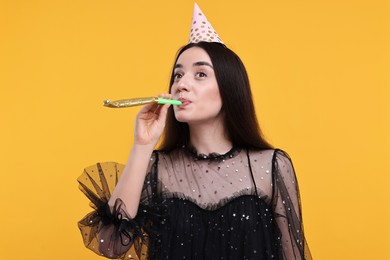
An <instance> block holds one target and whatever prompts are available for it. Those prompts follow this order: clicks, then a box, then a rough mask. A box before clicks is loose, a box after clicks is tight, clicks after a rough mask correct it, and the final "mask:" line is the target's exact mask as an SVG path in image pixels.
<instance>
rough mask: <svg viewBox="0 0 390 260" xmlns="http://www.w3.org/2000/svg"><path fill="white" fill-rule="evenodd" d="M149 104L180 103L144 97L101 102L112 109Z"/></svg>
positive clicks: (179, 103)
mask: <svg viewBox="0 0 390 260" xmlns="http://www.w3.org/2000/svg"><path fill="white" fill-rule="evenodd" d="M149 103H157V104H161V105H164V104H171V105H176V106H180V105H181V104H182V103H181V101H179V100H174V99H166V98H157V97H146V98H131V99H121V100H115V101H110V100H108V99H106V100H104V101H103V105H104V106H106V107H112V108H124V107H134V106H141V105H145V104H149Z"/></svg>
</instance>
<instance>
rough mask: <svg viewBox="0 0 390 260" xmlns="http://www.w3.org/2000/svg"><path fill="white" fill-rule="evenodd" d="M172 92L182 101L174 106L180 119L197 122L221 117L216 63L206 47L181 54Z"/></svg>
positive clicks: (194, 48)
mask: <svg viewBox="0 0 390 260" xmlns="http://www.w3.org/2000/svg"><path fill="white" fill-rule="evenodd" d="M171 94H172V98H173V99H178V100H180V101H181V102H182V103H183V104H182V105H181V106H174V107H173V109H174V112H175V117H176V119H177V120H178V121H179V122H186V123H189V124H191V123H193V124H196V123H205V122H208V121H210V122H214V121H215V119H221V113H220V112H221V107H222V100H221V96H220V93H219V88H218V84H217V80H216V78H215V74H214V68H213V64H212V63H211V60H210V57H209V55H208V54H207V52H206V51H204V50H203V49H201V48H199V47H192V48H190V49H187V50H185V51H184V52H183V53H182V54H181V55H180V56H179V58H178V60H177V63H176V64H175V68H174V81H173V85H172V87H171Z"/></svg>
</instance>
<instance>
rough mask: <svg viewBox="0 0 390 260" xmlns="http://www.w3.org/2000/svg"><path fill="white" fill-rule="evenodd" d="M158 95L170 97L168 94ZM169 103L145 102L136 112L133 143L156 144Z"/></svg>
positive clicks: (162, 128) (163, 124)
mask: <svg viewBox="0 0 390 260" xmlns="http://www.w3.org/2000/svg"><path fill="white" fill-rule="evenodd" d="M158 97H161V98H171V95H170V94H160V95H158ZM169 106H170V105H169V104H165V105H159V104H157V103H151V104H147V105H145V106H143V107H142V109H141V110H140V111H139V112H138V114H137V116H136V120H135V131H134V144H138V145H152V146H153V147H154V146H155V145H156V144H157V142H158V140H159V139H160V137H161V135H162V133H163V131H164V127H165V119H166V118H167V112H168V108H169Z"/></svg>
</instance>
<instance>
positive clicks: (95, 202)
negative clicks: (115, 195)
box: [77, 153, 159, 259]
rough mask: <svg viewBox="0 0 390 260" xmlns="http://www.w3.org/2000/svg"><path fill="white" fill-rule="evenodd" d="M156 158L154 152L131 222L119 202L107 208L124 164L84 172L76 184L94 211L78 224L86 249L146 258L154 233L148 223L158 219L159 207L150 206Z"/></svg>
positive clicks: (106, 163)
mask: <svg viewBox="0 0 390 260" xmlns="http://www.w3.org/2000/svg"><path fill="white" fill-rule="evenodd" d="M157 158H158V157H157V153H153V155H152V158H151V160H150V163H149V167H148V174H147V175H146V178H145V182H144V186H143V190H142V194H141V200H140V205H139V207H138V212H137V215H136V217H135V218H133V219H132V218H130V217H129V216H128V214H127V213H126V212H127V211H126V207H125V205H124V203H123V202H122V201H121V200H120V199H117V200H116V201H115V204H114V207H113V208H111V209H110V207H109V206H108V201H109V199H110V197H111V194H112V192H113V190H114V188H115V186H116V184H117V183H118V180H119V178H120V176H121V173H122V171H123V169H124V165H122V164H119V163H115V162H105V163H97V164H96V165H92V166H90V167H87V168H85V169H84V171H83V173H82V175H81V176H80V177H79V178H78V179H77V181H78V182H79V188H80V190H81V191H82V192H83V193H84V194H85V195H86V196H87V198H88V199H89V200H90V206H91V207H92V208H93V209H94V210H93V211H92V212H90V213H89V214H87V215H86V216H85V217H84V218H83V219H81V220H80V221H79V222H78V226H79V229H80V231H81V235H82V237H83V241H84V245H85V246H86V247H87V248H89V249H91V250H92V251H94V252H95V253H97V254H99V255H102V256H105V257H107V258H122V259H143V258H145V257H146V256H147V251H148V241H149V238H150V236H153V234H154V231H153V230H152V228H151V227H152V226H153V225H151V223H153V222H154V221H158V218H159V217H158V213H157V210H158V208H156V207H155V206H154V205H153V204H154V203H155V199H154V198H153V196H155V195H156V189H157ZM102 248H104V249H102Z"/></svg>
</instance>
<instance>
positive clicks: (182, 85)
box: [174, 75, 191, 92]
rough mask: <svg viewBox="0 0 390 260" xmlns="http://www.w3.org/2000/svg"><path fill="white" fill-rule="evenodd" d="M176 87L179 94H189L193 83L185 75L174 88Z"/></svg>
mask: <svg viewBox="0 0 390 260" xmlns="http://www.w3.org/2000/svg"><path fill="white" fill-rule="evenodd" d="M175 85H176V90H177V91H178V92H187V91H189V90H190V89H191V87H190V86H191V82H190V81H189V79H188V77H186V76H185V75H183V76H182V77H181V78H180V79H178V81H177V82H176V83H174V86H175Z"/></svg>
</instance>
